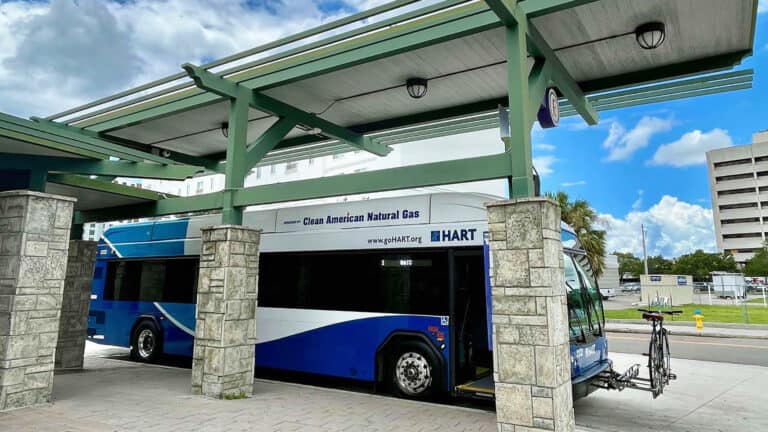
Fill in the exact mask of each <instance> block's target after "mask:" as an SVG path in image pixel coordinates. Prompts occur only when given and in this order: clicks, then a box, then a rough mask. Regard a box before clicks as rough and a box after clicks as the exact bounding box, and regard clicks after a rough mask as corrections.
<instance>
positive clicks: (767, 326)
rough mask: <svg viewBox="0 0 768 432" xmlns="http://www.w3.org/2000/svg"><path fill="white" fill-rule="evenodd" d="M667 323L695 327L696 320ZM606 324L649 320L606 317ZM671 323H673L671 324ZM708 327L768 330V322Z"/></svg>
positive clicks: (636, 322) (711, 324)
mask: <svg viewBox="0 0 768 432" xmlns="http://www.w3.org/2000/svg"><path fill="white" fill-rule="evenodd" d="M664 322H665V323H667V324H669V325H671V326H675V327H682V326H684V325H685V324H689V325H690V326H691V327H693V325H694V322H693V321H667V320H664ZM605 323H606V324H618V325H622V324H642V325H648V322H647V321H645V320H642V319H606V320H605ZM670 323H671V324H670ZM706 326H707V327H709V328H713V329H738V330H766V331H768V324H741V323H708V324H706Z"/></svg>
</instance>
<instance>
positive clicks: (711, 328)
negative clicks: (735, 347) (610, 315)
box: [605, 320, 768, 339]
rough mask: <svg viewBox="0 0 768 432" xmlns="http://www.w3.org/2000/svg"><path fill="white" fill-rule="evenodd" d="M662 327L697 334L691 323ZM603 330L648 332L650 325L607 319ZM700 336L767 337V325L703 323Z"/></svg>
mask: <svg viewBox="0 0 768 432" xmlns="http://www.w3.org/2000/svg"><path fill="white" fill-rule="evenodd" d="M664 328H666V329H667V330H669V331H670V333H671V334H673V335H679V336H699V332H698V331H697V330H696V327H695V325H694V324H693V323H675V324H664ZM605 330H606V331H607V332H612V333H639V334H650V333H651V326H650V324H648V323H647V322H642V321H635V320H626V321H622V320H609V321H608V322H607V323H606V324H605ZM701 336H707V337H718V338H741V339H768V326H763V325H755V326H748V325H738V326H728V327H726V326H718V325H717V324H705V325H704V330H703V331H702V332H701Z"/></svg>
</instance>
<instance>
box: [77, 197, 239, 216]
mask: <svg viewBox="0 0 768 432" xmlns="http://www.w3.org/2000/svg"><path fill="white" fill-rule="evenodd" d="M223 196H224V192H214V193H209V194H202V195H195V196H191V197H184V198H167V199H161V200H157V201H153V202H149V203H146V204H131V205H125V206H118V207H109V208H104V209H97V210H87V211H80V212H77V213H76V215H75V217H74V221H75V223H87V222H108V221H117V220H127V219H137V218H143V217H155V216H167V215H178V214H186V213H195V212H203V211H211V210H220V209H221V208H222V207H223Z"/></svg>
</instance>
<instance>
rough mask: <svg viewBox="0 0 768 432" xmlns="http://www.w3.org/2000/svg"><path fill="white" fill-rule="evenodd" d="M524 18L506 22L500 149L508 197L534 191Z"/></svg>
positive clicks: (522, 195)
mask: <svg viewBox="0 0 768 432" xmlns="http://www.w3.org/2000/svg"><path fill="white" fill-rule="evenodd" d="M526 25H527V23H526V22H525V21H524V20H521V21H520V22H518V23H516V24H513V25H510V26H507V28H506V36H507V77H508V81H509V129H510V136H509V137H508V138H504V149H505V151H506V152H507V154H508V155H509V158H510V161H511V165H512V172H511V173H510V174H511V175H510V177H509V195H510V197H511V198H525V197H531V196H533V194H534V186H533V168H532V162H531V157H532V155H531V124H532V123H531V121H530V116H531V114H530V113H529V112H528V104H529V99H528V62H527V54H528V49H527V45H526V38H525V30H526V29H525V26H526Z"/></svg>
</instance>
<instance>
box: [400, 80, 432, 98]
mask: <svg viewBox="0 0 768 432" xmlns="http://www.w3.org/2000/svg"><path fill="white" fill-rule="evenodd" d="M405 88H406V89H407V90H408V95H409V96H411V97H412V98H414V99H420V98H422V97H424V95H425V94H427V80H426V79H424V78H408V80H407V81H406V82H405Z"/></svg>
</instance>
